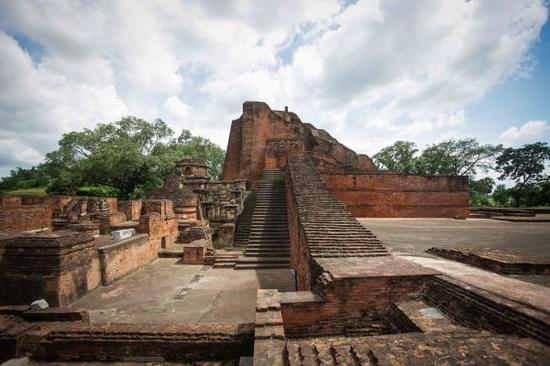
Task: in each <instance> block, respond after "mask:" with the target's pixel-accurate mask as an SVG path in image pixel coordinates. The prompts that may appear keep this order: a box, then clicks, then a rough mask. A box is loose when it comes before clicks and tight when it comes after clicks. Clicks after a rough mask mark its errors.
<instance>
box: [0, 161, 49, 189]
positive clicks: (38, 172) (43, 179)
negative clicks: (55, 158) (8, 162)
mask: <svg viewBox="0 0 550 366" xmlns="http://www.w3.org/2000/svg"><path fill="white" fill-rule="evenodd" d="M49 181H50V178H49V176H48V174H47V173H46V171H45V170H44V169H43V167H41V166H38V167H32V168H29V169H24V168H20V167H18V168H15V169H13V170H12V171H11V172H10V176H9V177H4V178H2V180H1V181H0V192H7V191H12V190H16V189H26V188H32V187H43V186H46V185H47V184H48V182H49Z"/></svg>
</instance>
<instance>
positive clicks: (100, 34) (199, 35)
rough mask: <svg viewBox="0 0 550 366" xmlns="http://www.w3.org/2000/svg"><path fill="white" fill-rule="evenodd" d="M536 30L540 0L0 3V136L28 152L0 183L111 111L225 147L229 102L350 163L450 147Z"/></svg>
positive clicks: (233, 110) (518, 68)
mask: <svg viewBox="0 0 550 366" xmlns="http://www.w3.org/2000/svg"><path fill="white" fill-rule="evenodd" d="M546 19H547V9H546V7H545V6H544V4H543V1H542V0H495V1H479V0H478V1H468V2H466V1H463V0H417V1H414V2H413V1H407V2H402V1H395V0H371V1H365V0H360V1H357V2H356V3H352V4H349V3H348V2H342V1H337V0H327V1H309V0H281V1H277V2H273V1H269V0H260V1H249V0H239V1H231V2H228V1H222V0H210V1H202V0H200V1H199V0H192V1H185V2H174V1H164V0H152V1H122V0H121V1H112V2H87V1H71V2H68V1H43V2H26V1H18V2H1V3H0V32H1V33H0V66H1V69H0V82H1V83H0V120H1V121H2V125H1V126H0V138H3V139H4V140H6V139H9V141H12V142H14V143H17V144H19V146H22V147H23V148H24V149H30V150H25V151H31V150H32V151H34V152H33V153H25V154H19V155H18V157H17V158H15V155H16V154H17V152H15V151H13V152H9V151H8V152H5V153H4V155H8V158H9V156H12V159H11V160H10V162H9V163H8V162H7V161H8V160H7V159H4V158H2V159H3V161H5V163H1V162H0V164H4V166H0V173H5V172H6V170H7V169H9V168H13V164H23V165H25V164H27V165H28V164H32V163H35V162H36V161H37V160H39V158H38V156H39V155H42V154H44V153H45V152H47V151H48V150H50V149H52V148H54V147H55V142H56V141H57V139H58V138H59V137H60V135H61V134H62V133H64V132H66V131H69V130H71V129H78V128H82V127H90V126H93V125H94V124H95V123H97V122H104V121H113V120H116V119H117V118H119V117H121V116H123V115H125V114H132V115H136V116H139V117H142V118H146V119H154V118H158V117H161V118H163V119H165V120H166V121H167V122H168V123H169V124H170V126H171V127H172V128H173V129H176V130H179V129H181V128H188V129H191V130H192V131H193V132H194V133H200V134H203V135H205V136H207V137H209V138H211V139H212V140H213V141H215V142H216V143H218V144H220V145H221V146H225V144H226V141H227V136H228V131H229V127H230V120H231V119H234V118H236V117H238V115H239V114H240V108H241V103H242V102H243V101H244V100H263V101H266V102H268V103H269V104H271V105H272V107H274V108H281V107H282V106H284V105H288V106H290V108H291V109H292V110H294V111H296V112H297V113H298V114H299V115H300V116H301V117H302V119H303V120H305V121H308V122H312V123H315V124H316V125H318V126H319V127H321V128H325V129H327V130H329V131H330V132H331V133H332V134H333V135H335V136H336V137H337V138H339V139H341V140H342V141H343V142H344V143H346V144H347V145H349V146H350V147H352V148H354V149H356V150H358V151H361V152H367V153H374V152H376V151H377V150H378V149H379V148H381V147H383V146H384V145H387V144H389V143H391V142H393V141H394V140H395V139H403V138H407V139H413V140H416V141H417V142H419V143H423V142H425V143H427V142H433V141H434V140H439V139H441V138H447V137H453V135H454V134H455V133H457V131H459V130H460V129H461V128H464V127H465V126H467V125H468V123H469V122H468V120H467V117H466V114H465V108H466V106H467V105H468V104H469V103H471V102H473V101H476V100H479V99H480V98H481V97H483V96H484V95H485V94H486V93H487V92H488V91H489V90H490V89H491V88H493V87H494V86H495V85H498V84H499V83H500V82H502V81H503V80H505V79H506V78H507V77H509V76H510V75H513V74H514V73H516V74H517V73H519V72H521V73H525V72H526V68H525V67H524V65H525V64H526V61H528V60H529V57H530V55H529V49H530V47H531V45H532V44H533V42H534V41H536V39H537V38H538V36H539V33H540V29H541V27H542V25H543V24H544V23H545V22H546ZM14 34H22V35H25V37H27V38H28V39H30V40H32V41H33V42H35V43H36V44H37V45H39V46H40V47H41V48H42V49H43V50H44V52H43V55H41V56H40V57H36V56H35V55H32V52H29V50H28V47H27V46H26V45H25V43H24V42H21V40H18V39H17V37H15V36H14ZM526 119H527V118H526ZM520 131H521V128H519V129H518V131H517V132H516V133H520ZM513 133H514V131H512V132H509V134H510V135H511V134H513ZM495 137H496V136H495ZM505 137H506V136H505ZM10 154H11V155H10Z"/></svg>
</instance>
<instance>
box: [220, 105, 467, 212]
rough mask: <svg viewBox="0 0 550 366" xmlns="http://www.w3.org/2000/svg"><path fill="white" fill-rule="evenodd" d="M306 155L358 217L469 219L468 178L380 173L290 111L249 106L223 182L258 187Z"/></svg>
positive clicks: (234, 130)
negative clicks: (270, 173) (264, 176)
mask: <svg viewBox="0 0 550 366" xmlns="http://www.w3.org/2000/svg"><path fill="white" fill-rule="evenodd" d="M293 155H308V156H309V157H310V159H311V162H312V164H313V166H314V167H315V169H316V170H317V171H318V172H319V173H321V174H322V176H323V178H324V180H325V182H326V183H327V185H328V187H329V188H330V190H331V191H332V192H333V193H334V195H335V196H336V197H337V198H338V199H339V200H340V201H342V202H343V203H344V204H345V205H346V206H347V208H348V209H349V211H350V212H351V213H352V214H353V215H355V216H357V217H454V216H462V217H465V216H467V214H468V200H469V193H468V179H467V177H421V176H415V175H410V174H399V173H393V172H380V171H377V168H376V166H375V165H374V164H373V162H372V160H371V159H370V158H369V157H368V156H367V155H361V154H356V153H355V152H354V151H352V150H351V149H349V148H347V147H346V146H344V145H342V144H341V143H339V142H338V141H337V140H336V139H334V138H333V137H332V136H330V135H329V134H328V132H326V131H324V130H321V129H317V128H315V127H314V126H313V125H312V124H309V123H304V122H302V121H301V120H300V118H299V117H298V116H297V115H296V114H295V113H292V112H288V110H287V111H274V110H271V109H270V108H269V106H268V105H267V104H265V103H261V102H246V103H244V105H243V114H242V116H241V117H240V118H239V119H236V120H234V121H233V122H232V124H231V132H230V135H229V142H228V144H227V154H226V159H225V165H224V179H237V178H240V179H246V180H248V181H250V182H252V184H255V183H256V182H257V181H258V180H259V178H260V176H261V173H262V170H264V169H282V168H284V167H285V166H286V165H287V161H288V159H289V157H290V156H293Z"/></svg>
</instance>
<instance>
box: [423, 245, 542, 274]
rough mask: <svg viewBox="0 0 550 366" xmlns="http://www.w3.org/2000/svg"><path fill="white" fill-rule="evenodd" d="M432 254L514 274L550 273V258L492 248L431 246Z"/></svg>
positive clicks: (429, 251) (428, 251)
mask: <svg viewBox="0 0 550 366" xmlns="http://www.w3.org/2000/svg"><path fill="white" fill-rule="evenodd" d="M426 252H427V253H430V254H435V255H437V256H440V257H443V258H447V259H452V260H455V261H458V262H462V263H466V264H470V265H472V266H475V267H479V268H483V269H488V270H490V271H493V272H498V273H502V274H514V275H550V258H544V257H542V258H541V257H540V256H534V255H529V254H528V253H519V252H512V251H507V250H503V249H490V248H436V247H433V248H430V249H428V250H427V251H426Z"/></svg>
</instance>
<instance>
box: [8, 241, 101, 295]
mask: <svg viewBox="0 0 550 366" xmlns="http://www.w3.org/2000/svg"><path fill="white" fill-rule="evenodd" d="M4 250H5V252H4V259H3V261H2V263H1V267H0V276H1V277H2V286H0V291H1V293H0V303H1V304H8V305H20V304H29V303H31V302H32V301H34V300H37V299H42V298H44V299H46V301H48V303H49V304H50V306H66V305H68V304H70V303H71V302H73V301H74V300H76V299H77V298H78V297H80V296H82V295H84V294H85V293H86V292H88V291H89V290H91V289H94V288H96V287H97V286H98V285H99V282H100V271H99V259H98V254H97V250H96V249H95V245H94V238H92V237H91V236H89V235H87V234H86V233H81V232H74V231H57V232H54V233H52V232H46V233H38V234H25V233H23V234H18V235H14V236H13V237H10V238H8V239H6V240H5V249H4Z"/></svg>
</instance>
